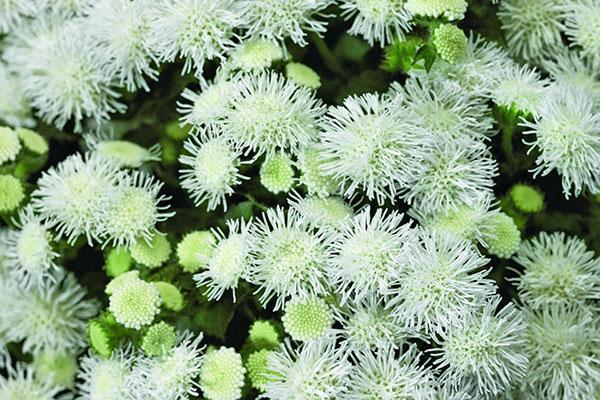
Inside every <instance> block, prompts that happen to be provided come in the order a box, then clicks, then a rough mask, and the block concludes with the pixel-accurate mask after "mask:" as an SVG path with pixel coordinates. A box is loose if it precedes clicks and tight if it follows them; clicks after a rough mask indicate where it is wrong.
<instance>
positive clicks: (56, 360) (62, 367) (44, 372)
mask: <svg viewBox="0 0 600 400" xmlns="http://www.w3.org/2000/svg"><path fill="white" fill-rule="evenodd" d="M33 367H34V369H35V374H36V377H37V378H41V379H42V380H47V381H50V382H52V383H54V384H55V385H56V386H60V387H64V388H67V389H73V387H74V386H75V374H77V357H75V355H74V354H68V353H63V352H59V351H56V350H52V349H46V350H44V351H42V352H41V353H40V354H39V355H38V356H37V357H35V359H34V360H33Z"/></svg>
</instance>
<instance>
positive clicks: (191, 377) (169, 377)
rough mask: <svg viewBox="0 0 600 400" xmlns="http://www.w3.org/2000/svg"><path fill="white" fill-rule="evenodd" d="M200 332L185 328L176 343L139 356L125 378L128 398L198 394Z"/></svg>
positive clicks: (164, 399)
mask: <svg viewBox="0 0 600 400" xmlns="http://www.w3.org/2000/svg"><path fill="white" fill-rule="evenodd" d="M202 338H203V335H202V333H200V334H198V335H194V334H193V333H191V332H187V331H186V332H185V333H184V334H182V335H181V337H180V338H179V339H178V342H179V343H178V344H177V345H176V346H175V347H174V348H173V349H171V350H170V351H169V352H168V353H167V354H165V355H163V356H160V357H154V358H149V357H140V358H139V359H138V361H137V363H136V365H135V367H134V369H133V371H132V373H131V378H130V379H129V380H128V382H127V383H128V389H129V393H130V397H131V399H132V400H180V399H186V398H189V396H198V394H199V393H198V382H197V381H196V378H197V377H198V375H199V374H200V367H201V365H202V354H201V353H202V350H204V346H202V345H201V341H202Z"/></svg>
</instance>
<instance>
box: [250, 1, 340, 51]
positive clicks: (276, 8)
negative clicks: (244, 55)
mask: <svg viewBox="0 0 600 400" xmlns="http://www.w3.org/2000/svg"><path fill="white" fill-rule="evenodd" d="M332 4H335V0H317V1H316V0H240V5H241V8H242V13H243V15H244V17H245V21H244V27H245V28H246V29H247V30H248V35H249V36H251V37H259V38H263V39H266V40H271V41H277V42H283V41H284V40H285V39H286V38H290V39H291V40H292V42H294V43H295V44H297V45H300V46H306V45H307V44H308V43H307V41H306V31H308V32H314V33H316V34H322V33H325V31H326V25H327V22H326V21H324V19H325V18H327V17H329V16H330V15H328V14H325V12H324V11H325V9H326V8H327V7H329V6H330V5H332Z"/></svg>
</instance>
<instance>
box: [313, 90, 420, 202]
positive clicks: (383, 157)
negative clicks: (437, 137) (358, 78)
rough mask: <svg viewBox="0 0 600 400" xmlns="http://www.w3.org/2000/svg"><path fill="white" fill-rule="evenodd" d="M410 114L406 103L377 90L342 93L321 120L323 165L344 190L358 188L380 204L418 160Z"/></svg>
mask: <svg viewBox="0 0 600 400" xmlns="http://www.w3.org/2000/svg"><path fill="white" fill-rule="evenodd" d="M412 119H414V117H413V116H412V114H410V113H409V112H408V110H407V109H406V108H405V107H402V106H400V105H399V104H396V103H394V102H392V103H390V102H386V101H384V100H383V99H382V98H381V97H380V96H378V95H376V94H371V93H367V94H364V95H362V96H351V97H348V98H346V99H345V100H344V104H343V105H342V106H333V107H331V108H330V109H329V112H328V113H327V115H326V116H325V118H324V119H323V122H322V124H321V129H322V132H321V143H320V144H319V146H318V149H319V151H320V153H321V154H320V156H321V163H322V167H321V168H322V170H323V171H324V172H325V173H326V174H327V175H330V176H332V177H333V178H335V179H336V180H339V181H340V182H341V186H342V190H343V191H344V195H345V196H352V195H353V194H354V193H355V192H357V191H358V190H359V189H362V190H363V191H364V192H365V193H366V195H367V197H368V198H369V199H376V200H377V202H378V203H380V204H381V203H383V201H384V200H385V199H390V200H393V199H394V197H395V195H396V194H397V192H398V191H399V189H400V188H401V187H403V186H404V185H405V184H406V181H407V180H408V179H410V177H411V175H412V171H413V170H414V169H415V168H416V164H417V163H418V161H417V156H418V154H420V153H419V152H417V151H415V149H416V146H417V144H418V143H420V142H421V140H420V137H419V134H420V131H419V129H418V128H417V127H415V126H414V125H413V124H411V123H410V122H408V121H411V120H412ZM421 144H422V143H421ZM415 154H417V156H415Z"/></svg>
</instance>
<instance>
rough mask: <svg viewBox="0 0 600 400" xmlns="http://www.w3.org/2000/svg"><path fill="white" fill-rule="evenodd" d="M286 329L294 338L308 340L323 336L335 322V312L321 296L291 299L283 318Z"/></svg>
mask: <svg viewBox="0 0 600 400" xmlns="http://www.w3.org/2000/svg"><path fill="white" fill-rule="evenodd" d="M281 320H282V322H283V327H284V328H285V331H286V332H287V333H289V335H290V336H291V337H292V339H294V340H299V341H307V340H312V339H318V338H320V337H322V336H323V335H324V334H325V333H326V332H327V330H328V329H329V328H331V325H332V324H333V313H332V312H331V309H330V308H329V306H328V305H327V303H325V301H324V300H323V299H321V298H318V297H315V298H313V299H309V300H299V301H291V302H289V303H288V304H287V305H286V307H285V314H284V315H283V317H282V318H281Z"/></svg>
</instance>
